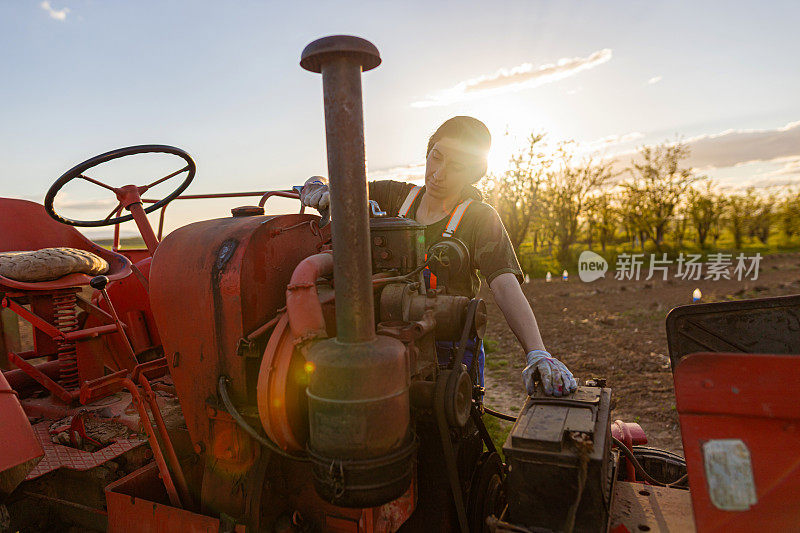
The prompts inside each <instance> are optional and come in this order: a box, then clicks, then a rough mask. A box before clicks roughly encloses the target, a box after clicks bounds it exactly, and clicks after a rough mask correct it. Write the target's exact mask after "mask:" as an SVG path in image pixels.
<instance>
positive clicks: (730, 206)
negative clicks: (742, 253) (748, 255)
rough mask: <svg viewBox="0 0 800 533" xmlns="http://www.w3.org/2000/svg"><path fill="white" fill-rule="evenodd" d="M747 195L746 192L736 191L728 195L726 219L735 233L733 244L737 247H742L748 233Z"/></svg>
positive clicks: (733, 233) (731, 230)
mask: <svg viewBox="0 0 800 533" xmlns="http://www.w3.org/2000/svg"><path fill="white" fill-rule="evenodd" d="M747 203H748V200H747V197H746V196H745V195H744V194H740V193H734V194H731V195H729V196H728V198H727V201H726V205H727V209H726V210H725V221H726V222H727V226H728V229H729V230H730V232H731V235H733V244H734V246H735V247H736V249H737V250H738V249H741V247H742V242H743V240H744V236H745V234H746V233H747V222H748V216H747V211H746V207H747Z"/></svg>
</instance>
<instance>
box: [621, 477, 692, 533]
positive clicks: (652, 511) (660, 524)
mask: <svg viewBox="0 0 800 533" xmlns="http://www.w3.org/2000/svg"><path fill="white" fill-rule="evenodd" d="M609 531H610V532H611V533H626V532H630V533H638V532H640V531H649V532H651V533H657V532H660V533H690V532H692V531H696V528H695V524H694V519H693V518H692V500H691V497H690V495H689V491H688V490H681V489H671V488H667V487H655V486H652V485H644V484H641V483H628V482H626V481H618V482H617V483H616V487H615V489H614V500H613V503H612V507H611V522H610V527H609Z"/></svg>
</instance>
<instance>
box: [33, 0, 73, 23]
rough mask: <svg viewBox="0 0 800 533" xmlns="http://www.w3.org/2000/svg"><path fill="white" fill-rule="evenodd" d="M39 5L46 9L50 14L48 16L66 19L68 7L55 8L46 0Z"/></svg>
mask: <svg viewBox="0 0 800 533" xmlns="http://www.w3.org/2000/svg"><path fill="white" fill-rule="evenodd" d="M39 6H40V7H41V8H42V9H44V10H45V11H47V14H48V15H50V18H54V19H56V20H66V19H67V13H69V8H68V7H64V8H61V9H55V8H54V7H53V6H51V5H50V2H49V1H48V0H44V1H43V2H42V3H41V4H39Z"/></svg>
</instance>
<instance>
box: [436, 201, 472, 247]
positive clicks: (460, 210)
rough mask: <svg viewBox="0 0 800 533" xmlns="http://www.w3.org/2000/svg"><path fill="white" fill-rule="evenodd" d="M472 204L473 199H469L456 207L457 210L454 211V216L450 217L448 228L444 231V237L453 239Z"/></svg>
mask: <svg viewBox="0 0 800 533" xmlns="http://www.w3.org/2000/svg"><path fill="white" fill-rule="evenodd" d="M471 203H472V198H467V199H466V200H464V201H463V202H461V203H460V204H458V207H456V210H455V211H453V214H452V215H450V220H449V221H448V222H447V227H445V229H444V233H442V237H452V236H453V234H454V233H455V232H456V230H457V229H458V225H459V224H461V219H462V218H464V213H466V211H467V208H468V207H469V204H471Z"/></svg>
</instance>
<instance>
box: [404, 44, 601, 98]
mask: <svg viewBox="0 0 800 533" xmlns="http://www.w3.org/2000/svg"><path fill="white" fill-rule="evenodd" d="M611 56H612V52H611V49H609V48H604V49H602V50H598V51H596V52H594V53H592V54H591V55H589V56H587V57H565V58H562V59H559V60H558V62H556V63H548V64H545V65H541V66H538V67H534V65H533V64H531V63H523V64H522V65H517V66H516V67H513V68H510V69H500V70H498V71H497V72H495V73H494V74H489V75H484V76H479V77H477V78H472V79H469V80H466V81H462V82H460V83H458V84H457V85H455V86H453V87H451V88H450V89H443V90H441V91H437V92H435V93H433V94H431V95H428V96H427V99H426V100H421V101H418V102H414V103H412V104H411V106H412V107H431V106H443V105H450V104H453V103H456V102H463V101H465V100H473V99H477V98H483V97H485V96H490V95H495V94H501V93H507V92H516V91H521V90H524V89H531V88H533V87H538V86H540V85H544V84H546V83H552V82H554V81H558V80H562V79H564V78H568V77H570V76H574V75H575V74H577V73H579V72H581V71H584V70H588V69H591V68H594V67H596V66H597V65H602V64H603V63H606V62H607V61H609V60H610V59H611Z"/></svg>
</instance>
